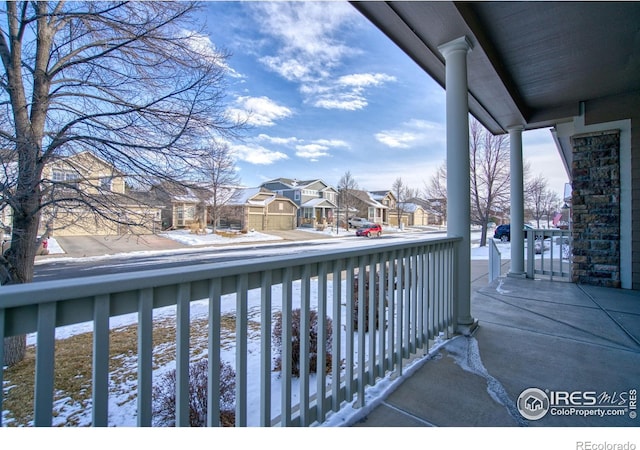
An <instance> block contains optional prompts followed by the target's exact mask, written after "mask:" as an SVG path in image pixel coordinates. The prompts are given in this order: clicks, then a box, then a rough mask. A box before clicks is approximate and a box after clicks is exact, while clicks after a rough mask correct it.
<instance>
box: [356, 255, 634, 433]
mask: <svg viewBox="0 0 640 450" xmlns="http://www.w3.org/2000/svg"><path fill="white" fill-rule="evenodd" d="M507 271H508V265H507V264H506V263H505V264H504V265H503V273H505V272H507ZM486 272H487V262H486V261H473V262H472V280H473V282H472V291H473V294H472V295H473V297H472V305H471V307H472V315H473V316H474V317H475V318H477V319H478V320H479V327H478V328H477V329H476V331H475V332H474V333H473V335H472V336H471V337H464V336H457V337H454V338H452V339H450V340H449V341H448V342H447V343H446V344H445V345H444V346H442V347H441V348H440V349H439V350H438V352H437V353H435V354H434V355H432V356H430V357H428V358H424V362H420V363H419V364H420V365H419V366H418V368H416V369H415V371H414V372H413V374H412V375H411V376H410V377H408V378H407V379H406V380H405V381H404V382H403V383H402V384H401V385H400V386H399V387H397V388H396V389H395V390H394V391H393V392H392V393H391V394H389V395H388V396H387V397H386V398H385V399H384V400H383V401H382V402H381V403H380V404H378V405H377V406H376V407H375V408H374V409H373V410H372V411H371V412H370V413H369V414H368V415H367V416H366V417H365V418H363V419H361V420H360V421H358V422H357V423H355V424H353V425H352V426H354V427H424V426H437V427H527V426H531V427H639V426H640V418H638V417H637V416H636V415H637V410H636V411H633V410H632V408H631V404H630V400H631V399H630V398H629V397H630V396H633V391H634V390H635V391H636V392H637V391H640V292H638V291H628V290H619V289H606V288H598V287H593V286H584V285H576V284H573V283H567V282H562V281H553V282H551V281H545V280H530V279H517V278H510V277H504V276H503V277H501V278H499V279H497V280H495V281H494V282H492V283H491V284H488V283H487V278H486ZM483 274H484V275H483ZM529 388H537V389H540V390H541V391H544V392H546V393H547V394H548V395H554V393H556V392H559V391H567V392H569V393H571V392H575V391H581V392H595V393H596V394H597V405H596V406H588V407H580V406H577V407H575V408H574V412H572V413H571V415H560V414H559V413H569V412H571V410H569V409H568V408H554V402H551V404H550V406H549V408H548V412H547V413H546V415H544V416H542V417H539V418H538V417H536V418H535V419H534V420H528V419H526V418H525V417H523V415H522V414H520V412H519V410H518V407H517V401H518V397H519V396H520V394H521V393H522V392H523V391H525V390H527V389H529ZM560 395H563V394H562V393H561V394H560ZM574 395H576V396H579V395H580V394H574ZM590 395H591V394H588V395H587V397H589V396H590ZM574 399H575V400H578V397H575V398H574ZM565 403H566V402H560V403H555V404H556V405H561V406H565ZM583 403H584V404H590V403H592V400H590V399H589V398H584V399H583ZM636 404H637V403H636ZM567 406H569V405H567ZM583 406H584V405H583ZM586 410H589V411H596V412H595V413H596V414H599V413H598V412H597V411H598V410H603V411H605V412H604V413H603V414H613V413H611V412H607V411H615V412H619V411H622V412H621V414H622V415H604V416H603V417H600V416H599V415H591V416H588V415H578V413H577V411H582V412H583V413H584V414H586ZM634 416H635V417H634Z"/></svg>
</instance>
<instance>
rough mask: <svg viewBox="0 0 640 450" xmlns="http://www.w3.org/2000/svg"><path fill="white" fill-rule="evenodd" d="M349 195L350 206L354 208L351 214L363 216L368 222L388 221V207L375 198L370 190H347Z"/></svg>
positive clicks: (386, 222) (383, 222) (384, 223)
mask: <svg viewBox="0 0 640 450" xmlns="http://www.w3.org/2000/svg"><path fill="white" fill-rule="evenodd" d="M349 195H350V200H349V203H350V207H351V209H353V210H355V213H354V214H352V215H355V216H357V217H363V218H365V219H367V220H368V221H369V222H373V223H379V224H382V225H387V224H388V223H389V222H388V212H387V210H388V209H389V208H388V207H387V206H385V205H383V204H382V203H380V202H379V201H378V200H376V199H375V198H374V196H373V194H372V193H371V192H368V191H363V190H357V189H351V190H349Z"/></svg>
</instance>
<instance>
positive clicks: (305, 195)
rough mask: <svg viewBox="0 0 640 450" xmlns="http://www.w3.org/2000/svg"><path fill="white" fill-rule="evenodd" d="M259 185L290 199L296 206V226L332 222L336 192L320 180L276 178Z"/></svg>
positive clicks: (335, 204)
mask: <svg viewBox="0 0 640 450" xmlns="http://www.w3.org/2000/svg"><path fill="white" fill-rule="evenodd" d="M261 187H264V188H266V189H269V190H270V191H273V192H276V193H277V194H280V195H282V196H284V197H287V198H289V199H291V200H292V201H293V202H294V203H295V204H296V205H297V206H298V223H297V226H300V227H302V226H309V227H316V226H317V225H319V224H333V223H334V214H335V211H336V209H337V198H338V192H337V191H336V190H335V189H334V188H333V187H331V186H330V185H328V184H327V183H325V182H324V181H322V180H319V179H315V180H296V179H291V178H277V179H275V180H271V181H267V182H266V183H262V185H261Z"/></svg>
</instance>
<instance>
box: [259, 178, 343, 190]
mask: <svg viewBox="0 0 640 450" xmlns="http://www.w3.org/2000/svg"><path fill="white" fill-rule="evenodd" d="M318 182H319V183H322V184H324V185H325V189H326V188H330V187H331V186H329V185H328V184H327V183H325V182H324V181H322V180H321V179H319V178H316V179H313V180H298V179H295V178H276V179H273V180H270V181H267V182H265V183H262V184H263V185H268V184H272V183H280V184H282V185H284V186H287V187H288V188H289V189H304V188H305V187H307V186H309V185H311V184H313V183H318Z"/></svg>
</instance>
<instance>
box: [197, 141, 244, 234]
mask: <svg viewBox="0 0 640 450" xmlns="http://www.w3.org/2000/svg"><path fill="white" fill-rule="evenodd" d="M201 170H202V171H203V173H204V175H205V185H206V188H207V189H208V190H209V191H211V194H212V195H211V199H210V203H209V205H208V208H207V209H208V210H209V211H210V220H211V223H212V225H213V230H214V231H215V230H216V227H217V225H218V221H219V219H220V215H221V212H222V209H223V208H224V207H225V205H227V204H229V203H230V202H231V201H233V200H234V198H235V197H236V196H237V192H238V190H237V187H238V185H239V184H240V177H239V176H238V172H237V171H236V163H235V160H234V158H233V156H232V154H231V150H230V149H229V146H228V145H227V144H223V143H218V142H215V141H213V143H212V144H211V145H210V146H209V147H208V148H207V149H206V154H205V157H204V159H203V161H202V169H201Z"/></svg>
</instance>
